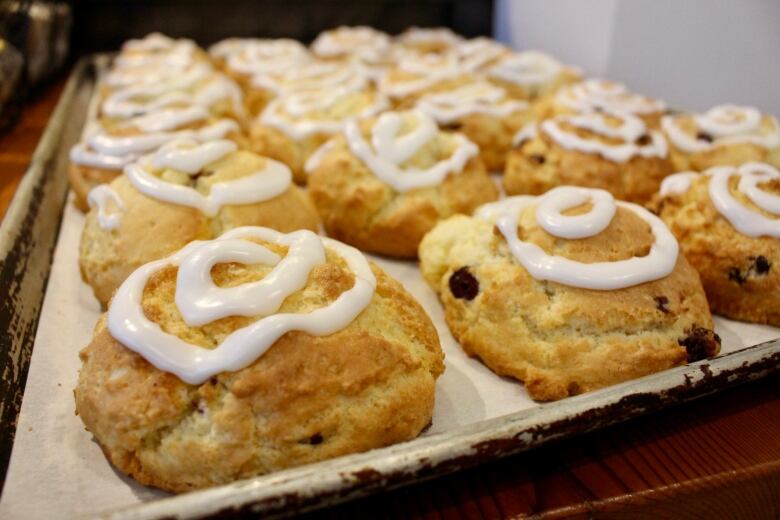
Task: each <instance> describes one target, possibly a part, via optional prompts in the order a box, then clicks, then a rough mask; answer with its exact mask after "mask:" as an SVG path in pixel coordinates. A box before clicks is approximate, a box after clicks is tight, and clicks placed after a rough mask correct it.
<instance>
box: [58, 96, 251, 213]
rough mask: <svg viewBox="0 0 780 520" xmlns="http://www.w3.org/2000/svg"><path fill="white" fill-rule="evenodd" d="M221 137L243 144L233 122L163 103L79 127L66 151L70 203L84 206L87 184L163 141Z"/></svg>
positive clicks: (94, 183)
mask: <svg viewBox="0 0 780 520" xmlns="http://www.w3.org/2000/svg"><path fill="white" fill-rule="evenodd" d="M223 138H228V139H231V140H233V141H235V142H237V143H240V144H241V145H242V146H243V147H246V146H247V141H246V138H245V137H244V135H243V134H242V132H241V126H240V125H239V124H238V122H237V121H235V120H233V119H227V118H222V119H214V118H213V117H212V116H211V115H210V114H209V112H208V110H207V109H205V108H203V107H200V106H189V107H185V108H165V109H160V110H157V111H155V112H150V113H147V114H144V115H141V116H135V117H131V118H129V119H126V120H123V121H120V122H111V123H103V124H100V123H98V122H94V123H93V124H92V125H91V126H89V127H88V128H87V129H86V130H85V132H84V137H83V138H82V139H83V140H82V142H80V143H77V144H76V145H74V146H73V148H72V149H71V150H70V166H69V169H68V179H69V181H70V187H71V189H72V190H73V192H74V194H75V199H74V200H75V204H76V207H78V208H79V209H81V210H82V211H86V210H87V194H88V193H89V192H90V190H92V188H94V187H95V186H97V185H98V184H104V183H107V182H111V181H112V180H114V179H115V178H116V177H118V176H119V175H120V174H121V173H122V168H124V167H125V166H127V165H128V164H130V163H131V162H133V161H135V160H136V159H138V157H140V156H141V155H143V154H146V153H149V152H152V151H154V150H156V149H157V148H159V147H160V146H162V145H163V144H165V143H167V142H170V141H173V140H175V139H195V140H197V141H200V142H205V141H212V140H214V139H223Z"/></svg>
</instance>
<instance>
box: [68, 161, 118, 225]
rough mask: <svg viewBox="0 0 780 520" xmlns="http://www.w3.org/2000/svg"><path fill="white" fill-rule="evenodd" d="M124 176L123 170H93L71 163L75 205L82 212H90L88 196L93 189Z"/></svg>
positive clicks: (69, 173) (69, 175)
mask: <svg viewBox="0 0 780 520" xmlns="http://www.w3.org/2000/svg"><path fill="white" fill-rule="evenodd" d="M120 175H122V171H121V170H106V169H104V168H92V167H90V166H84V165H81V164H76V163H73V162H71V163H70V165H69V166H68V181H69V182H70V189H71V190H73V205H74V206H76V208H78V209H79V210H80V211H83V212H84V213H86V212H87V211H89V204H88V203H87V195H89V192H90V191H92V188H94V187H95V186H97V185H99V184H108V183H110V182H111V181H113V180H114V179H116V178H117V177H119V176H120Z"/></svg>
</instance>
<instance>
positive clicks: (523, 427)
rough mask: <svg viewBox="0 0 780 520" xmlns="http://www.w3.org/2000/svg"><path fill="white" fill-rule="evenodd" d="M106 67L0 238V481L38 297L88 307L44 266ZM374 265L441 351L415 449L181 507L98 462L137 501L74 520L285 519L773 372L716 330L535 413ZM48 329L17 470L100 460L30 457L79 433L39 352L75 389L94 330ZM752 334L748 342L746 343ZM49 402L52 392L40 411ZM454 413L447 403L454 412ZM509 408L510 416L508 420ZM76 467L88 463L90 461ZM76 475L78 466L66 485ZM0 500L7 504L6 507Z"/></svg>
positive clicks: (418, 289)
mask: <svg viewBox="0 0 780 520" xmlns="http://www.w3.org/2000/svg"><path fill="white" fill-rule="evenodd" d="M105 63H106V58H105V56H101V57H93V58H89V59H86V60H84V61H82V62H81V63H80V64H79V65H78V66H77V67H76V69H75V71H74V73H73V76H72V77H71V79H70V81H69V83H68V85H67V87H66V89H65V92H64V93H63V96H62V99H61V101H60V104H59V106H58V108H57V110H56V112H55V114H54V116H53V117H52V120H51V122H50V124H49V127H48V128H47V131H46V132H45V134H44V137H43V138H42V140H41V143H40V145H39V147H38V150H37V151H36V153H35V155H34V157H33V161H32V164H31V167H30V170H29V171H28V173H27V175H26V176H25V179H24V181H23V183H22V185H21V186H20V188H19V191H18V192H17V195H16V197H15V199H14V202H13V204H12V206H11V208H10V209H9V213H8V215H7V217H6V219H5V220H4V221H3V223H2V227H1V228H0V277H2V278H0V280H2V284H3V285H2V286H3V287H8V294H7V295H6V297H5V298H4V300H3V301H2V302H1V303H0V305H1V306H0V326H4V327H5V330H6V331H7V334H6V335H5V336H4V337H3V338H2V344H1V345H0V347H1V348H2V351H1V355H2V356H3V358H4V359H3V360H4V361H5V362H4V363H3V370H4V372H3V378H2V381H0V392H2V394H1V395H0V399H2V401H0V405H1V406H2V410H0V411H1V412H2V414H3V415H2V417H3V422H2V424H3V427H2V428H3V429H2V430H0V442H1V443H2V445H1V446H0V448H1V449H2V452H0V454H2V455H3V459H2V460H0V462H2V464H3V465H2V468H0V469H2V470H3V472H4V471H5V468H6V466H7V463H8V456H9V455H10V451H11V446H12V443H13V433H14V427H15V418H16V414H17V413H18V411H19V406H20V404H21V398H22V392H23V390H22V389H23V388H24V386H25V379H26V378H25V375H26V371H27V368H28V367H29V366H30V354H31V352H32V350H33V344H34V343H33V341H34V336H35V331H36V328H37V321H38V317H39V314H40V312H41V308H42V306H43V300H44V288H45V287H46V282H47V279H48V278H49V276H50V274H51V286H52V288H53V293H52V294H51V295H49V297H47V305H46V308H45V309H44V318H52V319H55V318H54V317H53V316H56V314H55V313H56V312H57V308H58V305H63V302H65V301H71V300H67V298H66V299H63V300H58V299H57V298H58V296H57V295H58V294H65V295H67V296H68V297H70V298H75V299H76V301H78V299H82V300H84V299H86V300H89V297H90V294H89V288H88V287H86V286H85V285H84V284H83V283H81V282H80V280H78V274H77V271H78V269H77V268H76V267H75V260H74V258H73V257H72V256H71V257H67V258H66V257H65V256H63V257H62V258H58V259H57V260H55V268H56V269H55V272H53V273H52V272H51V266H52V255H53V250H54V245H55V243H56V242H57V239H58V236H59V241H60V245H59V246H58V251H57V254H58V256H60V255H73V254H74V252H73V248H72V247H70V249H68V248H67V247H65V245H66V244H72V243H73V240H74V237H75V238H77V237H78V233H79V231H80V222H81V221H80V219H82V218H83V217H81V216H80V215H79V214H78V213H77V212H76V211H75V210H74V209H73V208H72V207H68V206H66V193H67V181H66V180H65V168H66V166H67V152H68V149H69V147H70V146H71V145H72V144H73V143H74V142H75V141H76V140H77V139H78V137H79V135H80V132H81V129H82V127H83V125H84V120H85V115H86V113H87V112H88V107H89V101H90V97H91V93H92V92H93V90H94V86H95V79H96V77H97V74H96V72H97V70H98V69H99V68H100V67H103V66H105ZM63 216H64V223H63V224H62V229H61V232H60V223H61V222H63V220H62V219H63ZM379 263H380V264H382V266H383V267H384V268H386V269H387V270H388V271H389V272H390V273H391V274H392V275H394V276H395V277H397V278H399V279H401V280H402V281H403V282H404V283H405V285H407V288H408V289H409V290H410V292H412V293H413V294H415V296H416V297H417V298H418V299H420V300H421V302H422V303H423V305H424V306H425V307H426V308H427V309H428V311H429V312H430V313H431V314H432V317H433V319H434V321H435V322H436V323H437V325H438V326H439V332H440V334H441V335H442V340H443V343H444V344H445V351H446V353H447V356H448V372H446V373H445V376H443V377H442V379H441V380H440V383H439V391H438V392H437V409H436V410H435V412H434V424H433V427H432V428H431V429H430V430H429V431H428V432H426V433H425V434H424V435H423V436H421V437H420V438H418V439H416V440H413V441H410V442H406V443H402V444H398V445H395V446H391V447H388V448H384V449H379V450H373V451H370V452H367V453H362V454H357V455H351V456H345V457H341V458H338V459H333V460H330V461H326V462H322V463H317V464H311V465H308V466H303V467H300V468H294V469H290V470H286V471H281V472H277V473H274V474H271V475H267V476H263V477H257V478H254V479H250V480H246V481H241V482H237V483H234V484H230V485H226V486H222V487H218V488H213V489H209V490H205V491H199V492H193V493H188V494H184V495H179V496H170V495H167V494H165V493H162V492H156V491H152V490H148V489H146V488H142V487H141V486H138V485H137V484H135V483H134V482H132V481H131V480H130V479H124V478H123V477H122V476H120V475H119V474H118V473H115V472H112V471H111V469H110V467H108V465H107V463H106V462H105V461H102V460H101V463H102V464H104V466H105V467H102V468H101V470H102V471H105V473H104V474H101V478H104V479H113V480H112V481H111V482H110V484H112V485H115V486H120V487H121V486H124V487H126V488H127V490H130V491H131V492H132V493H134V495H135V496H134V498H135V500H134V502H137V504H135V505H130V506H128V507H123V508H120V509H115V510H111V509H110V508H109V509H106V508H105V507H102V508H101V507H96V508H95V509H91V510H90V509H89V508H88V507H87V506H85V507H87V509H83V510H80V512H81V513H83V515H82V516H84V515H87V516H97V517H101V518H126V519H148V518H211V517H220V516H226V515H234V514H238V513H249V512H254V513H264V514H267V515H276V516H281V515H286V514H291V513H294V512H300V511H303V510H306V509H311V508H316V507H322V506H325V505H329V504H334V503H337V502H340V501H344V500H349V499H352V498H355V497H358V496H362V495H366V494H369V493H373V492H377V491H381V490H386V489H390V488H392V487H396V486H401V485H404V484H408V483H411V482H415V481H419V480H423V479H427V478H432V477H434V476H436V475H440V474H444V473H448V472H452V471H456V470H458V469H461V468H465V467H468V466H472V465H474V464H478V463H480V462H482V461H486V460H490V459H493V458H496V457H500V456H503V455H507V454H509V453H513V452H518V451H523V450H527V449H530V448H532V447H534V446H538V445H541V444H543V443H545V442H548V441H550V440H553V439H558V438H563V437H566V436H571V435H576V434H579V433H583V432H586V431H590V430H594V429H597V428H600V427H603V426H606V425H608V424H612V423H616V422H619V421H623V420H626V419H628V418H630V417H634V416H637V415H640V414H643V413H647V412H651V411H654V410H658V409H661V408H664V407H667V406H672V405H674V404H676V403H679V402H682V401H686V400H690V399H694V398H697V397H700V396H702V395H706V394H709V393H712V392H715V391H718V390H720V389H722V388H725V387H727V386H730V385H734V384H738V383H741V382H745V381H749V380H752V379H757V378H759V377H763V376H765V375H767V374H770V373H772V372H775V371H778V368H780V341H770V342H768V343H763V344H760V345H756V346H753V347H749V348H744V349H741V350H735V349H734V346H735V345H738V344H739V342H740V341H752V342H754V341H760V339H761V338H767V337H774V336H775V332H776V331H777V329H773V328H771V327H762V326H747V325H744V324H738V323H736V322H730V321H728V320H722V319H718V320H717V326H718V330H719V332H720V333H721V335H722V336H723V338H724V345H726V346H727V347H724V354H723V355H721V356H719V357H718V358H716V359H712V360H705V361H701V362H698V363H694V364H691V365H687V366H683V367H678V368H675V369H672V370H668V371H665V372H662V373H659V374H655V375H651V376H648V377H645V378H642V379H638V380H634V381H630V382H627V383H624V384H621V385H617V386H614V387H611V388H607V389H604V390H600V391H596V392H591V393H588V394H584V395H581V396H577V397H573V398H569V399H564V400H562V401H558V402H554V403H548V404H544V405H539V404H536V403H532V402H530V400H528V398H527V395H526V394H525V393H524V390H523V389H522V386H521V385H520V384H518V383H516V382H512V381H509V380H505V379H502V378H498V377H497V376H494V375H493V374H492V373H490V372H489V371H488V370H487V369H486V368H484V367H483V366H482V365H481V364H480V363H479V362H477V361H475V360H469V359H468V358H466V357H465V355H464V354H463V353H462V351H461V350H460V349H459V348H457V345H455V346H454V347H453V340H452V338H451V336H450V335H449V332H448V331H447V330H446V327H444V330H443V329H442V325H441V312H442V311H441V308H440V306H439V305H438V303H437V302H436V299H435V295H434V294H433V292H432V291H431V290H430V289H428V288H427V287H426V286H425V284H424V283H423V282H422V280H421V278H420V277H419V273H417V269H416V268H415V266H414V264H412V263H409V262H395V261H389V260H379ZM85 305H86V307H87V314H89V313H94V314H93V315H90V316H87V318H90V319H93V316H95V315H96V314H97V312H98V309H97V306H96V305H97V304H96V302H93V303H91V304H90V303H89V302H87V303H86V304H85ZM90 305H92V307H89V306H90ZM87 321H88V320H87ZM50 325H51V323H44V324H43V325H42V326H41V328H40V330H39V334H38V336H39V337H38V338H37V340H36V341H37V343H36V350H35V358H34V360H33V366H32V373H31V379H30V381H31V382H33V381H36V382H37V383H41V382H43V383H48V384H49V386H50V387H51V389H49V388H48V387H47V388H42V387H40V386H39V385H38V386H36V387H35V388H32V387H31V388H30V389H28V393H29V398H28V400H27V401H25V407H26V408H25V410H26V411H27V412H30V413H27V414H23V416H22V418H21V421H20V432H19V433H18V435H19V439H20V442H19V443H18V445H17V447H16V448H15V449H17V450H19V454H18V455H17V453H14V461H16V460H17V459H18V460H21V459H22V458H23V456H27V457H28V458H31V457H35V456H40V457H44V456H45V454H46V453H50V454H52V453H53V454H54V455H53V456H55V457H56V456H57V455H58V453H59V456H60V458H67V457H76V456H78V455H79V454H78V453H71V452H70V451H68V452H67V453H63V452H62V450H73V451H74V452H75V451H78V450H84V451H86V450H92V451H93V452H94V451H95V450H97V447H96V446H95V445H94V443H90V441H89V435H88V434H86V433H84V432H83V431H82V432H80V437H79V438H78V439H77V440H76V441H74V442H70V440H73V439H71V438H70V437H68V441H66V442H60V443H58V445H57V446H45V448H46V449H41V450H40V452H33V450H34V449H35V447H36V446H38V447H39V449H40V442H39V441H41V439H43V437H36V435H40V436H43V435H45V433H42V432H39V431H28V430H27V425H28V424H32V422H29V421H28V420H27V417H29V416H32V415H35V414H38V415H39V416H40V417H38V420H39V423H40V421H46V420H47V419H48V418H49V417H51V421H50V422H51V423H52V424H51V429H50V430H49V433H50V434H52V432H55V433H56V432H57V430H56V428H59V427H60V424H65V423H64V422H63V423H60V422H58V421H71V422H70V423H69V424H73V423H72V421H78V419H77V418H74V417H73V416H72V414H73V400H72V394H71V392H72V383H67V384H66V383H64V382H60V381H58V380H56V379H52V378H50V379H51V380H50V381H48V380H47V377H48V374H49V373H48V372H46V371H47V370H53V368H56V367H52V363H51V361H50V360H49V359H47V358H46V357H45V356H46V353H47V352H49V353H50V354H51V352H54V351H52V350H48V351H47V349H51V348H66V347H67V348H69V349H71V350H72V351H71V352H70V353H69V355H70V356H72V357H73V358H74V359H71V360H70V361H69V362H71V363H73V365H74V366H73V368H72V369H71V368H70V367H68V368H67V369H66V370H67V371H68V375H69V376H70V379H71V380H75V370H77V367H78V361H77V359H75V354H76V351H77V350H78V348H80V347H81V346H82V345H83V343H84V342H85V341H86V340H88V338H89V335H90V329H91V327H90V326H89V325H87V324H82V323H72V322H71V323H70V324H69V326H68V327H64V328H62V329H59V330H52V327H51V326H50ZM747 329H749V330H751V331H754V332H751V333H750V334H747V335H746V334H745V330H747ZM69 335H70V336H71V337H70V338H69V340H70V341H62V342H57V343H58V344H57V345H53V343H54V342H55V341H56V339H59V338H61V337H68V336H69ZM777 335H780V334H777ZM85 338H86V339H85ZM749 338H753V339H752V340H750V339H749ZM59 343H61V344H59ZM74 344H75V345H76V346H74ZM729 345H730V346H729ZM51 373H52V374H56V372H51ZM52 377H53V376H52ZM469 383H472V384H476V385H478V386H480V388H483V389H484V387H482V386H481V385H494V387H495V388H496V389H497V392H498V390H500V391H501V395H497V396H496V398H495V399H490V400H483V401H481V403H482V405H487V406H489V407H492V408H490V409H486V408H484V406H483V408H482V409H481V410H478V411H475V410H474V409H473V408H474V405H475V401H474V400H473V399H472V400H469V399H464V397H468V396H464V395H463V391H464V390H461V391H460V393H457V392H456V389H457V388H458V387H461V388H462V387H464V385H465V392H469V391H471V390H470V388H471V387H469V386H468V384H469ZM472 386H473V385H472ZM46 392H50V394H49V395H50V398H48V399H46ZM41 394H43V395H41ZM513 400H514V401H513ZM488 401H489V402H488ZM453 402H455V403H456V404H455V405H453ZM476 404H479V403H476ZM458 408H462V409H463V410H462V411H463V412H465V413H466V416H458V413H460V412H459V411H458V410H457V409H458ZM520 408H522V409H520ZM509 409H513V410H518V411H513V412H512V413H506V410H509ZM47 422H48V421H47ZM39 423H36V424H39ZM55 444H56V443H55ZM57 450H60V451H59V452H58V451H57ZM22 452H24V453H22ZM84 461H85V463H88V462H89V460H88V459H86V458H84ZM12 462H13V461H12ZM13 469H14V471H13V472H11V473H9V481H8V482H7V483H6V493H4V495H3V499H2V501H0V516H4V515H3V512H4V511H5V512H7V513H8V512H10V513H11V514H10V516H8V518H11V517H13V514H14V513H19V511H21V509H19V507H21V506H20V503H22V502H24V501H26V500H28V499H29V500H32V499H34V497H35V494H34V493H38V494H39V495H41V494H47V493H49V494H51V493H52V492H53V490H52V489H46V486H39V487H41V489H32V487H33V486H32V485H31V484H30V483H32V482H36V479H35V474H34V473H31V471H33V469H31V468H27V467H25V466H24V465H23V464H16V465H14V467H13ZM82 469H83V468H74V469H72V473H75V472H76V471H81V470H82ZM67 471H68V468H67V467H66V468H65V469H64V470H63V474H62V475H59V478H60V480H61V481H64V482H65V483H67V482H68V481H69V477H73V476H74V475H73V474H71V475H68V474H67ZM22 477H26V479H27V480H25V479H24V478H22ZM37 482H39V483H40V482H41V481H40V480H38V481H37ZM105 484H106V485H108V484H109V482H107V481H106V482H105ZM77 491H78V490H74V496H70V497H59V496H58V497H55V499H52V498H51V497H49V505H50V506H53V505H56V503H55V502H54V501H52V500H58V499H62V504H63V509H59V511H67V510H68V509H67V504H68V500H71V501H80V500H81V501H83V500H82V499H83V497H84V496H85V495H84V491H83V490H82V492H81V494H79V493H77ZM9 492H11V493H12V494H13V496H8V493H9ZM28 492H29V495H28V494H27V493H28ZM90 492H93V493H95V492H97V493H100V492H101V489H91V490H90ZM72 503H73V502H72ZM14 504H15V506H14ZM14 507H16V508H14ZM17 516H18V515H17Z"/></svg>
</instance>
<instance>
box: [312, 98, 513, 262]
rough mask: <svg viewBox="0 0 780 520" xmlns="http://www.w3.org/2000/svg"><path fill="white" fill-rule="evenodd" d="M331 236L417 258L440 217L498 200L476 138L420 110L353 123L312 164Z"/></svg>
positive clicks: (316, 193)
mask: <svg viewBox="0 0 780 520" xmlns="http://www.w3.org/2000/svg"><path fill="white" fill-rule="evenodd" d="M307 170H308V171H309V172H310V174H309V184H308V186H309V194H310V195H311V198H312V201H313V202H314V205H315V206H316V208H317V211H318V213H319V214H320V217H321V218H322V221H323V225H324V227H325V230H326V231H327V233H328V235H330V236H332V237H334V238H337V239H338V240H342V241H344V242H346V243H348V244H351V245H354V246H356V247H358V248H359V249H362V250H364V251H370V252H373V253H379V254H383V255H387V256H392V257H398V258H414V257H416V256H417V246H418V245H419V243H420V240H421V239H422V237H423V235H425V233H427V232H428V231H429V230H430V229H431V228H433V226H434V225H435V224H436V222H438V221H439V220H440V219H443V218H447V217H449V216H451V215H454V214H456V213H467V214H469V213H471V212H472V211H473V210H474V208H476V207H477V206H479V205H480V204H483V203H485V202H489V201H492V200H495V199H496V198H497V197H498V191H497V189H496V186H495V185H494V184H493V181H492V179H491V178H490V176H489V175H488V174H487V172H486V171H485V167H484V165H483V164H482V161H481V160H480V158H479V155H478V150H477V147H476V145H474V143H472V142H471V141H469V140H468V139H467V138H466V137H464V136H463V135H461V134H458V133H451V132H445V131H441V130H439V128H438V127H437V126H436V122H435V121H434V120H433V119H432V118H431V117H429V116H427V115H426V114H425V113H423V112H421V111H409V112H385V113H384V114H382V115H381V116H379V117H378V118H376V119H369V120H367V121H364V122H357V121H352V122H350V123H348V124H347V126H346V129H345V131H344V134H343V135H340V136H337V137H335V138H334V139H333V140H331V141H329V142H328V143H326V144H325V145H324V146H323V147H322V148H321V149H320V150H319V151H318V152H317V153H316V155H315V156H313V157H312V158H311V159H310V161H309V162H308V163H307Z"/></svg>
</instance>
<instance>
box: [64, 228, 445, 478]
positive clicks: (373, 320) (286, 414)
mask: <svg viewBox="0 0 780 520" xmlns="http://www.w3.org/2000/svg"><path fill="white" fill-rule="evenodd" d="M80 356H81V360H82V362H83V364H82V368H81V371H80V373H79V380H78V386H77V387H76V389H75V398H76V410H77V413H78V415H79V416H80V417H81V419H82V421H83V422H84V424H85V426H86V428H87V430H89V431H90V432H91V433H92V434H93V435H94V437H95V439H96V440H97V442H98V443H99V444H100V446H101V448H102V449H103V452H104V453H105V455H106V457H107V458H108V459H109V460H110V461H111V463H112V464H113V465H114V466H115V467H116V468H117V469H119V470H120V471H122V472H123V473H126V474H128V475H130V476H131V477H133V478H134V479H136V480H137V481H139V482H140V483H142V484H144V485H151V486H155V487H158V488H162V489H165V490H168V491H174V492H183V491H189V490H193V489H199V488H205V487H209V486H215V485H220V484H226V483H229V482H232V481H235V480H238V479H243V478H249V477H253V476H256V475H261V474H265V473H269V472H273V471H277V470H281V469H284V468H289V467H292V466H299V465H302V464H307V463H312V462H316V461H321V460H324V459H329V458H333V457H338V456H341V455H345V454H348V453H354V452H361V451H366V450H370V449H373V448H379V447H382V446H387V445H390V444H394V443H398V442H403V441H406V440H409V439H412V438H414V437H416V436H417V435H418V434H419V433H420V432H421V431H422V430H423V429H424V428H425V427H426V426H427V425H428V424H429V423H430V421H431V415H432V411H433V405H434V393H435V392H434V390H435V381H436V378H437V377H438V376H439V375H440V374H441V373H442V371H443V370H444V366H443V354H442V351H441V348H440V346H439V341H438V337H437V334H436V329H435V328H434V326H433V324H432V323H431V321H430V319H429V318H428V316H427V315H426V314H425V311H424V310H423V309H422V307H421V306H420V305H419V304H418V303H417V302H416V301H415V300H414V299H413V298H412V297H411V296H410V295H409V294H408V293H407V292H406V291H405V290H404V289H403V287H402V286H401V284H399V283H398V282H397V281H395V280H393V279H392V278H390V277H389V276H388V275H387V274H385V273H384V272H383V271H382V270H381V269H379V268H378V267H376V266H375V265H372V264H369V262H368V261H367V260H366V259H365V258H364V257H363V255H361V254H360V252H359V251H356V250H355V249H353V248H351V247H348V246H345V245H343V244H340V243H338V242H335V241H332V240H329V239H326V238H320V237H318V236H317V235H315V234H314V233H312V232H310V231H297V232H295V233H291V234H288V235H284V234H280V233H277V232H275V231H273V230H270V229H267V228H255V227H248V228H238V229H234V230H232V231H230V232H228V233H227V234H225V235H223V236H222V237H221V238H220V239H217V240H212V241H207V242H194V243H192V244H190V245H189V246H187V247H186V248H184V249H183V250H181V251H179V252H178V253H176V254H174V255H172V256H170V257H168V258H165V259H163V260H159V261H157V262H153V263H150V264H146V265H145V266H143V267H141V268H139V269H138V270H136V271H135V272H134V273H133V274H132V275H131V276H130V277H129V278H128V279H127V281H126V282H125V283H124V284H123V285H122V287H121V288H120V289H119V291H117V294H116V296H115V297H114V299H113V300H112V303H111V306H110V307H109V309H108V312H107V314H106V315H105V319H102V320H101V321H100V322H99V324H98V326H97V328H96V331H95V335H94V337H93V339H92V341H91V342H90V343H89V345H87V347H86V348H84V349H83V350H82V351H81V355H80Z"/></svg>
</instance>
